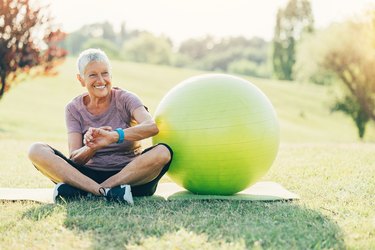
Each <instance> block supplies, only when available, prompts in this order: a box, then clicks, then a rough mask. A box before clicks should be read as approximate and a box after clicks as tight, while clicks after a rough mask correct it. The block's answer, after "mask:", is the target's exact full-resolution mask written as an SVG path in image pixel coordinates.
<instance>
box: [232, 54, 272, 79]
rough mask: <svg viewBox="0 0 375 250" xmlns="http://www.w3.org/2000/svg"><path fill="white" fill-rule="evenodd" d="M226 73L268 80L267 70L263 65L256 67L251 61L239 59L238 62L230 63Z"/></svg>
mask: <svg viewBox="0 0 375 250" xmlns="http://www.w3.org/2000/svg"><path fill="white" fill-rule="evenodd" d="M228 72H229V73H234V74H241V75H249V76H257V77H263V78H269V77H271V75H270V74H269V70H268V69H267V66H266V65H265V64H262V65H258V64H256V63H255V62H253V61H249V60H246V59H241V60H239V61H234V62H231V63H230V64H229V65H228Z"/></svg>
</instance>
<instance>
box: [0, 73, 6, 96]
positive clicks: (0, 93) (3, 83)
mask: <svg viewBox="0 0 375 250" xmlns="http://www.w3.org/2000/svg"><path fill="white" fill-rule="evenodd" d="M0 78H1V89H0V100H1V98H2V97H3V95H4V92H5V78H6V76H5V72H0Z"/></svg>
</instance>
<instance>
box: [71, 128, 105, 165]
mask: <svg viewBox="0 0 375 250" xmlns="http://www.w3.org/2000/svg"><path fill="white" fill-rule="evenodd" d="M100 129H102V130H104V131H110V130H112V128H111V127H109V126H108V127H101V128H100ZM91 130H93V129H92V128H90V130H89V131H88V133H87V134H90V133H91V132H92V131H91ZM82 138H83V137H82V134H81V133H69V134H68V144H69V153H70V159H71V160H72V161H74V162H76V163H78V164H81V165H85V164H86V163H87V162H88V161H89V160H90V159H91V158H92V157H93V156H94V154H95V153H96V151H97V150H98V149H99V148H98V147H88V146H86V145H83V143H82Z"/></svg>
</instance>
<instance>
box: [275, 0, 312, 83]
mask: <svg viewBox="0 0 375 250" xmlns="http://www.w3.org/2000/svg"><path fill="white" fill-rule="evenodd" d="M313 27H314V18H313V14H312V9H311V4H310V1H309V0H289V2H288V4H287V6H286V7H285V9H279V10H278V12H277V16H276V25H275V34H274V39H273V55H272V63H273V71H274V75H275V76H276V77H277V78H278V79H282V80H292V79H293V71H292V70H293V65H294V63H295V47H296V44H297V42H298V41H299V40H300V38H301V36H302V35H303V34H304V33H306V32H312V31H313Z"/></svg>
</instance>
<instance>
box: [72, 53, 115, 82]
mask: <svg viewBox="0 0 375 250" xmlns="http://www.w3.org/2000/svg"><path fill="white" fill-rule="evenodd" d="M91 62H103V63H105V64H106V65H107V66H108V69H109V71H110V72H111V64H110V62H109V59H108V57H107V55H106V54H105V52H104V51H103V50H101V49H92V48H90V49H86V50H84V51H82V52H81V53H80V54H79V56H78V59H77V67H78V71H79V74H80V75H81V77H83V76H84V73H85V69H86V67H87V65H88V64H89V63H91Z"/></svg>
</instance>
